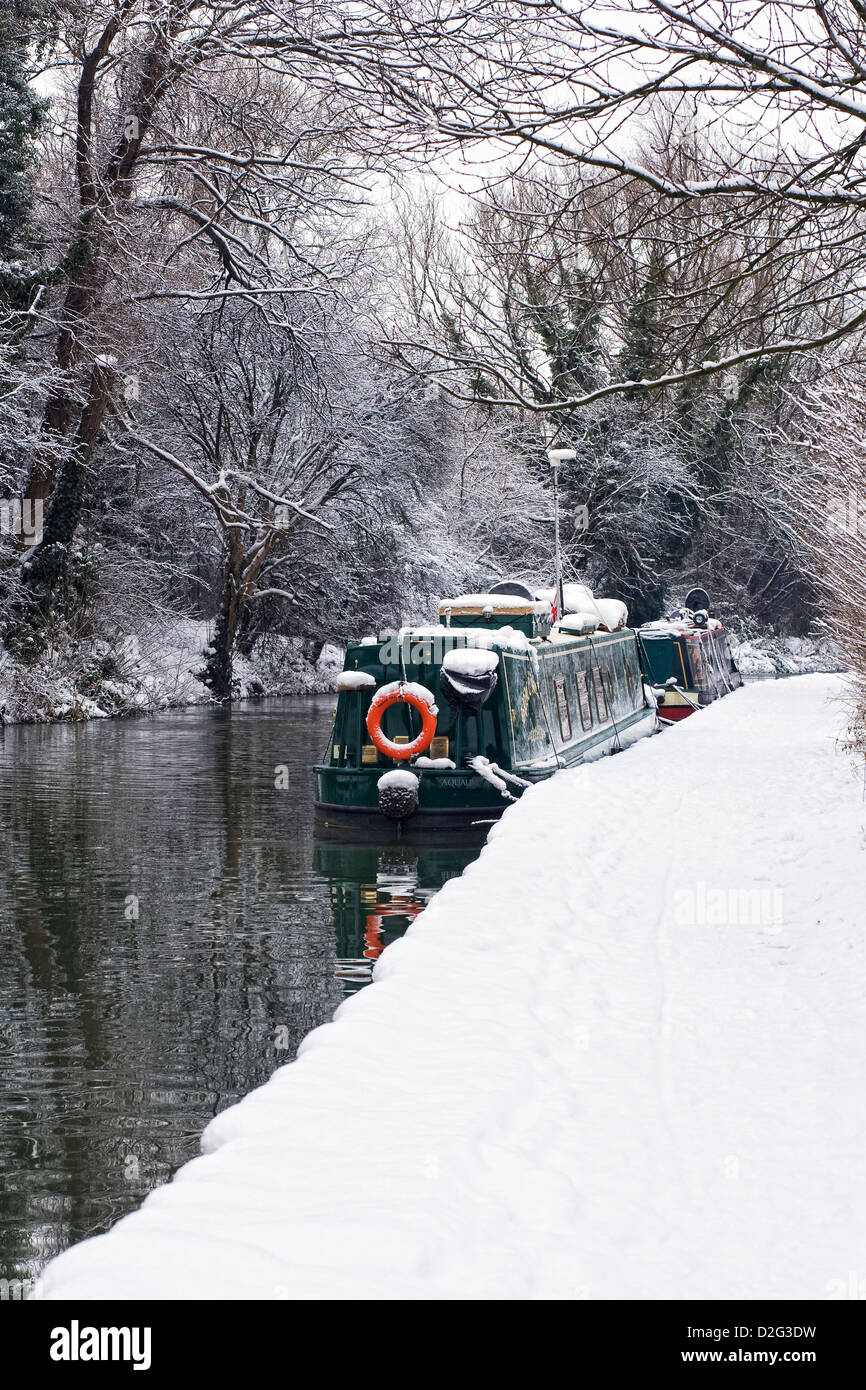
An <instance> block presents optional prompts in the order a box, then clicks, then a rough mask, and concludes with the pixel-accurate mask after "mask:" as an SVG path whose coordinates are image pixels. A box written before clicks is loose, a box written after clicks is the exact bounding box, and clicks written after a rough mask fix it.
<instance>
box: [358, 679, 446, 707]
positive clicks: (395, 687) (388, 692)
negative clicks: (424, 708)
mask: <svg viewBox="0 0 866 1390" xmlns="http://www.w3.org/2000/svg"><path fill="white" fill-rule="evenodd" d="M392 695H414V696H415V698H416V699H417V700H422V701H423V703H424V704H425V705H429V706H430V712H431V713H432V714H438V713H439V710H438V708H437V706H436V696H435V695H434V694H433V691H432V690H428V689H427V687H426V685H419V684H418V682H417V681H389V683H388V684H387V685H380V686H379V689H378V690H377V691H376V694H375V695H374V696H373V699H372V701H371V702H370V714H372V713H373V711H374V710H375V709H377V708H378V707H379V705H381V704H383V703H384V701H385V700H387V699H389V698H390V697H391V696H392Z"/></svg>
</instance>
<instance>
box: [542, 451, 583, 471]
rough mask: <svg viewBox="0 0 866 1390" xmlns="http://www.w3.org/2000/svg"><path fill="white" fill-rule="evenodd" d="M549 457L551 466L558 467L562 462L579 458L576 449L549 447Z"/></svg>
mask: <svg viewBox="0 0 866 1390" xmlns="http://www.w3.org/2000/svg"><path fill="white" fill-rule="evenodd" d="M547 457H548V459H549V460H550V466H551V468H558V467H559V465H560V464H561V463H570V462H571V460H572V459H576V458H577V450H576V449H548V451H547Z"/></svg>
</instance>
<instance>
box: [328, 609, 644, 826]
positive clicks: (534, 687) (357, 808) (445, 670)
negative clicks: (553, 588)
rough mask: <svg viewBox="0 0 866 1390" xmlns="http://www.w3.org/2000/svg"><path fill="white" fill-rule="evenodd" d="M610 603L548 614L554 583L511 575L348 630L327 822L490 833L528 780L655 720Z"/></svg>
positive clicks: (635, 650)
mask: <svg viewBox="0 0 866 1390" xmlns="http://www.w3.org/2000/svg"><path fill="white" fill-rule="evenodd" d="M567 587H568V586H567ZM574 587H575V589H577V588H579V587H580V586H574ZM585 592H586V593H588V592H589V591H585ZM590 598H591V596H590ZM605 602H606V601H604V600H600V601H599V607H600V608H601V606H602V605H604V603H605ZM607 603H608V608H607V609H606V610H604V619H605V620H606V621H601V622H599V620H598V619H599V616H600V615H599V613H598V610H596V613H595V616H593V617H592V618H588V617H587V615H586V614H585V613H580V612H578V613H572V614H564V615H563V616H562V618H561V620H560V621H559V622H556V623H553V624H551V606H550V602H549V600H548V599H547V598H546V597H542V598H539V596H537V595H536V594H535V593H533V592H532V591H531V590H529V589H528V588H526V587H525V586H523V585H521V584H518V583H515V582H507V583H505V584H502V585H498V586H496V587H495V588H494V589H493V590H492V591H491V592H490V593H487V594H477V595H473V594H469V595H463V596H461V597H460V598H456V599H448V600H446V601H444V602H443V603H442V604H441V605H440V612H439V623H438V625H436V626H424V627H410V628H404V629H402V630H400V631H399V632H388V633H382V634H380V635H379V636H378V637H369V638H365V639H364V640H363V641H361V642H357V643H352V644H350V645H349V647H348V649H347V652H346V660H345V667H344V670H343V672H342V675H341V677H340V680H339V688H338V696H337V709H336V714H335V719H334V726H333V733H332V737H331V739H330V742H329V746H328V749H327V752H326V755H325V757H324V758H323V760H322V762H321V763H319V764H318V765H317V766H316V768H315V778H316V807H315V814H316V824H317V829H318V832H319V834H320V835H321V836H323V837H325V838H344V839H345V838H349V839H368V838H372V839H374V840H376V841H382V840H387V839H392V838H393V839H413V838H417V837H418V836H425V835H427V834H428V832H437V833H440V832H446V833H447V832H459V833H461V834H465V833H467V832H469V833H472V832H475V833H477V834H478V835H479V836H480V837H483V836H484V835H485V834H486V833H487V830H488V829H489V827H490V825H491V823H492V822H493V821H495V820H496V819H497V818H498V817H499V816H500V815H501V814H502V812H503V811H504V810H505V808H506V806H508V804H509V803H510V802H511V801H513V800H515V799H517V797H519V796H520V795H521V794H522V792H523V791H524V790H525V788H526V787H528V786H530V785H531V784H532V783H533V782H537V781H539V780H541V779H542V778H545V777H549V776H550V775H551V774H552V773H554V772H556V771H557V769H559V768H567V767H574V766H576V765H577V764H579V763H581V762H583V761H585V760H586V759H588V758H592V757H597V756H599V755H600V754H603V753H606V752H610V751H614V750H617V749H619V748H621V747H622V746H624V744H626V743H627V742H630V741H632V740H633V739H634V738H636V737H639V736H641V735H642V734H645V733H650V732H652V731H653V730H654V729H656V728H657V727H658V723H657V717H656V707H655V700H654V699H653V698H652V696H651V694H650V693H649V692H648V691H647V690H646V689H645V686H644V681H643V676H642V670H641V651H640V647H639V644H638V638H637V634H636V633H635V632H634V631H633V630H632V629H631V628H628V627H626V626H624V619H625V608H624V605H621V604H616V603H615V602H614V601H607Z"/></svg>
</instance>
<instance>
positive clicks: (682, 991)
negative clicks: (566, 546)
mask: <svg viewBox="0 0 866 1390" xmlns="http://www.w3.org/2000/svg"><path fill="white" fill-rule="evenodd" d="M842 690H843V683H842V681H841V680H839V679H838V678H836V677H828V676H806V677H803V678H801V679H797V680H790V681H775V682H765V683H759V684H755V685H753V686H750V687H748V688H746V689H744V690H741V691H739V692H738V693H736V694H735V695H733V696H731V697H730V698H729V699H726V700H723V701H720V702H719V703H718V704H717V705H713V706H712V707H710V708H709V709H707V710H706V711H704V712H702V713H701V714H700V715H698V716H696V717H695V718H693V719H690V720H688V721H687V722H686V723H685V724H683V725H681V726H680V727H678V728H676V729H674V730H671V731H669V732H666V733H664V734H662V735H661V736H660V737H657V738H652V739H647V740H645V741H644V742H642V743H640V744H638V745H637V746H635V747H634V748H632V749H630V750H629V751H628V752H626V753H623V754H622V755H621V756H619V757H615V758H609V759H604V760H602V761H600V762H597V763H595V764H592V765H590V766H586V767H583V768H580V769H577V770H575V771H571V772H565V773H562V774H560V775H558V776H557V777H555V778H553V779H552V780H550V781H548V782H546V783H543V784H541V785H539V786H537V787H534V788H532V789H531V790H530V791H529V792H527V794H526V795H525V796H524V797H523V798H522V799H521V800H520V802H518V803H517V804H516V805H515V806H513V807H512V808H511V809H510V810H509V811H508V812H507V813H506V815H505V816H504V818H503V820H502V822H501V823H500V824H499V826H497V827H496V828H495V829H494V831H493V833H492V835H491V837H490V842H489V844H488V846H487V847H486V848H485V850H484V851H483V853H482V855H481V857H480V859H479V860H478V861H477V862H476V863H475V864H473V865H472V866H470V868H468V869H467V870H466V872H465V873H464V874H463V876H462V877H461V878H460V879H458V880H455V881H452V882H450V883H448V884H447V885H446V887H445V888H444V889H443V890H442V892H440V893H439V894H438V895H437V897H436V898H435V899H434V901H433V903H432V904H431V906H430V907H429V908H428V909H427V910H426V911H425V912H424V913H423V914H422V915H421V916H420V917H419V918H418V919H417V920H416V921H415V923H414V924H413V926H412V927H411V928H410V930H409V932H408V934H407V936H406V937H405V938H404V939H403V940H401V941H398V942H397V943H395V944H394V945H392V946H390V947H389V948H388V949H387V951H386V952H385V953H384V956H383V957H382V959H381V962H380V963H379V965H378V966H377V969H376V974H375V979H376V981H377V983H375V984H374V985H373V986H372V987H371V988H369V989H366V990H364V991H362V992H361V993H359V994H356V995H355V996H353V997H352V998H351V999H350V1000H349V1001H348V1002H347V1003H345V1004H343V1005H342V1007H341V1008H340V1010H339V1011H338V1014H337V1018H336V1022H335V1023H333V1024H331V1025H328V1026H325V1027H323V1028H319V1029H317V1030H316V1031H315V1032H313V1033H312V1034H311V1035H310V1036H309V1037H308V1038H307V1040H306V1041H305V1043H304V1045H303V1048H302V1051H301V1055H300V1058H299V1060H298V1061H297V1062H295V1063H293V1064H291V1065H288V1066H285V1067H283V1068H281V1069H280V1070H279V1071H278V1072H277V1073H276V1074H275V1076H274V1077H273V1078H272V1080H271V1081H270V1082H269V1083H268V1084H267V1085H266V1086H264V1087H262V1088H261V1089H259V1090H257V1091H255V1092H253V1093H252V1094H251V1095H250V1096H248V1097H247V1098H246V1099H245V1100H244V1101H243V1102H242V1103H241V1104H240V1105H237V1106H234V1107H233V1108H231V1109H229V1110H227V1111H225V1112H223V1114H221V1115H220V1116H219V1117H218V1118H217V1119H216V1120H214V1121H213V1122H212V1123H211V1124H210V1125H209V1126H208V1128H207V1130H206V1131H205V1135H204V1140H203V1148H204V1151H205V1155H206V1156H204V1157H201V1158H198V1159H196V1160H195V1161H193V1162H192V1163H189V1164H187V1165H186V1167H184V1168H183V1169H182V1170H181V1171H180V1173H179V1174H178V1175H177V1177H176V1179H175V1180H174V1182H172V1183H170V1184H169V1185H167V1186H165V1187H163V1188H160V1189H158V1190H157V1191H155V1192H154V1193H152V1194H151V1196H150V1197H149V1198H148V1199H147V1201H146V1202H145V1203H144V1205H143V1207H142V1208H141V1209H140V1210H139V1211H138V1212H136V1213H134V1214H132V1215H131V1216H127V1217H125V1218H124V1219H123V1220H121V1221H120V1222H119V1223H118V1224H117V1226H116V1227H115V1228H114V1230H113V1231H112V1232H111V1233H110V1234H109V1235H107V1236H102V1237H98V1238H96V1239H92V1240H88V1241H85V1242H83V1243H82V1244H80V1245H78V1246H76V1247H74V1248H73V1249H72V1250H70V1251H67V1252H66V1253H65V1254H64V1255H62V1256H60V1258H59V1259H57V1260H55V1261H54V1262H53V1263H52V1264H51V1265H50V1266H49V1268H48V1270H47V1272H46V1276H45V1281H44V1288H43V1290H42V1294H43V1296H47V1297H51V1298H102V1297H105V1298H117V1297H123V1298H131V1297H143V1298H225V1299H229V1298H231V1299H234V1298H261V1299H273V1298H301V1299H303V1298H339V1299H378V1298H442V1299H446V1298H509V1299H522V1298H544V1297H553V1298H569V1299H570V1298H610V1297H626V1298H659V1297H661V1298H686V1297H693V1298H725V1297H732V1298H736V1297H745V1298H757V1297H780V1298H824V1297H835V1296H844V1292H843V1291H844V1290H846V1289H848V1288H849V1284H850V1271H852V1270H859V1278H860V1279H863V1278H864V1277H866V1268H864V1250H866V1204H864V1202H863V1195H862V1194H863V1191H864V1188H866V1109H864V1106H863V1104H862V1096H863V1087H864V1081H866V1029H864V1006H866V971H864V966H866V932H864V915H866V852H864V823H866V809H864V801H863V778H862V771H863V769H862V764H861V766H860V769H859V775H857V771H856V769H855V767H854V765H853V763H852V761H851V759H850V758H849V756H848V755H846V754H845V752H844V751H843V749H842V747H841V746H840V744H839V742H838V741H837V731H838V729H839V727H840V725H841V723H842V720H843V711H842V707H841V705H840V703H839V696H840V694H841V693H842Z"/></svg>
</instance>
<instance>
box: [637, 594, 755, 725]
mask: <svg viewBox="0 0 866 1390" xmlns="http://www.w3.org/2000/svg"><path fill="white" fill-rule="evenodd" d="M698 592H699V593H700V594H701V595H705V591H704V590H699V591H698ZM690 597H691V596H690ZM687 602H688V600H687ZM638 643H639V646H640V652H641V666H642V668H643V672H644V678H645V679H646V681H647V682H648V683H649V684H650V685H651V686H652V687H653V689H654V690H655V692H656V698H657V702H658V714H659V719H660V721H661V722H662V723H663V724H670V723H677V722H678V721H679V720H681V719H685V718H687V716H688V715H690V714H694V712H695V710H696V709H701V708H703V706H705V705H709V704H712V703H713V701H714V700H719V699H721V698H722V696H724V695H729V694H730V693H731V692H732V691H734V690H737V689H738V688H739V687H740V686H741V685H742V684H743V678H742V676H741V675H740V673H739V671H738V670H737V665H736V662H735V661H734V658H733V656H732V654H731V648H730V645H729V643H728V635H727V633H726V631H725V629H724V627H723V625H722V623H720V622H719V621H718V620H717V619H716V618H711V617H710V616H709V613H708V611H707V609H706V608H698V609H696V610H694V609H692V608H688V607H686V608H682V609H680V610H679V612H678V613H676V614H674V615H673V617H671V618H666V619H664V620H663V621H661V622H656V623H645V624H644V626H643V627H642V628H640V630H639V631H638Z"/></svg>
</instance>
